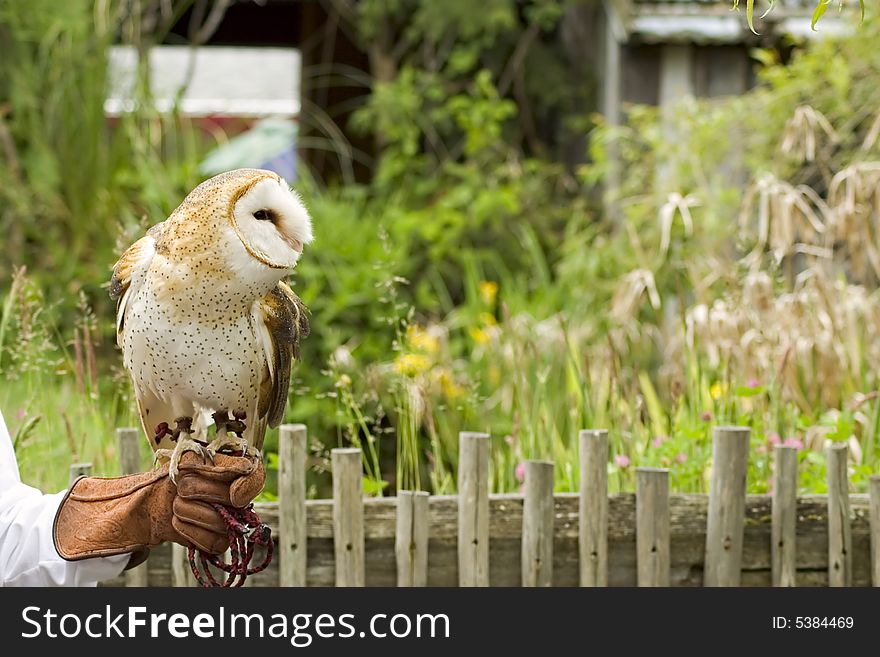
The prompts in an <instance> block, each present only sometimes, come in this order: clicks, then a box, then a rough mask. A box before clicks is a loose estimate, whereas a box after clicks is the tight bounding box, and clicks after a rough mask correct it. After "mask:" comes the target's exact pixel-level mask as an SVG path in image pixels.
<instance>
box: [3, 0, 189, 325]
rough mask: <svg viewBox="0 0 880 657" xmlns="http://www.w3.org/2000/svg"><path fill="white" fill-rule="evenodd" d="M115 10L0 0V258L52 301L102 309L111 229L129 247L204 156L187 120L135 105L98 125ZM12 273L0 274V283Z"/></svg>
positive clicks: (169, 204)
mask: <svg viewBox="0 0 880 657" xmlns="http://www.w3.org/2000/svg"><path fill="white" fill-rule="evenodd" d="M123 9H124V3H112V2H98V3H94V2H89V1H87V0H73V1H71V2H64V3H57V2H53V1H52V0H36V1H35V2H27V3H22V2H17V1H15V0H2V1H0V50H2V52H3V63H2V66H0V98H3V99H4V100H5V102H4V104H2V105H0V152H2V154H3V157H0V231H2V233H3V235H4V239H3V241H2V243H0V253H2V260H3V261H4V262H7V263H12V264H17V263H18V264H24V263H26V264H27V265H29V266H30V270H31V272H32V274H33V275H34V276H36V277H37V278H38V280H39V281H40V282H41V283H44V284H45V285H44V289H46V290H47V291H51V292H52V294H53V300H56V299H65V298H66V299H70V298H73V299H76V297H77V293H78V289H79V287H80V286H81V285H84V286H85V287H86V289H87V290H88V291H89V293H90V296H91V298H92V300H93V301H96V300H99V299H100V300H101V301H104V299H105V297H106V295H105V294H104V293H103V292H102V291H100V290H99V289H98V286H99V285H100V284H102V283H104V282H105V281H106V279H107V278H108V266H109V265H110V264H112V262H113V258H114V256H115V254H116V251H115V247H116V246H117V245H116V242H115V238H116V237H117V236H118V235H119V234H120V231H124V232H125V237H128V238H130V237H132V236H133V235H134V234H135V233H136V232H138V231H140V230H142V228H143V223H144V222H145V221H146V222H147V223H154V222H155V221H158V220H160V219H161V218H163V217H165V216H167V214H168V212H169V211H170V210H171V209H173V207H174V203H175V202H176V200H177V202H179V199H180V198H182V195H183V194H184V193H185V191H186V190H188V189H189V188H191V186H192V185H194V184H195V183H196V182H198V173H197V165H198V161H199V158H200V156H201V154H202V152H203V148H202V147H200V146H199V144H198V141H199V139H198V138H197V133H195V131H193V130H191V129H190V128H189V126H188V125H187V123H186V121H184V120H182V119H180V118H178V117H175V116H173V115H172V116H159V115H158V114H156V113H153V112H151V111H150V109H149V104H148V102H146V101H147V99H145V98H144V99H139V100H140V103H141V110H140V111H139V112H138V113H136V114H132V115H126V116H123V117H121V118H120V119H119V120H118V121H117V122H116V123H115V125H113V126H108V122H107V120H106V118H105V115H104V98H105V94H106V87H107V53H108V49H109V47H110V45H111V44H112V42H113V39H114V38H115V35H116V33H117V31H118V29H119V25H120V21H121V18H122V15H123ZM11 274H12V272H11V270H8V269H6V270H0V281H2V282H3V283H8V282H9V280H10V277H11ZM49 283H54V285H49ZM59 283H60V285H59ZM73 305H74V304H69V307H71V306H73ZM109 307H110V305H109V303H105V304H104V305H102V306H101V307H100V310H101V311H102V312H104V311H107V310H108V309H109Z"/></svg>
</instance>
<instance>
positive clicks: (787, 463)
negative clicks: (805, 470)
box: [771, 445, 798, 586]
mask: <svg viewBox="0 0 880 657" xmlns="http://www.w3.org/2000/svg"><path fill="white" fill-rule="evenodd" d="M773 454H774V463H775V470H774V472H773V522H772V528H771V534H772V537H771V550H772V554H773V586H795V585H796V577H795V572H796V571H797V563H796V558H795V554H796V551H795V545H796V540H797V539H796V537H797V516H796V515H795V512H796V510H797V466H798V462H797V447H786V446H784V445H777V446H776V447H775V448H774V450H773Z"/></svg>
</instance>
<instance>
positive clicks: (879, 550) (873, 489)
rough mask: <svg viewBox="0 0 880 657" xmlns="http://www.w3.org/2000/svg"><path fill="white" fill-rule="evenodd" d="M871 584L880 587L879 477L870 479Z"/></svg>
mask: <svg viewBox="0 0 880 657" xmlns="http://www.w3.org/2000/svg"><path fill="white" fill-rule="evenodd" d="M870 493H871V584H872V585H873V586H880V475H874V476H872V477H871V484H870Z"/></svg>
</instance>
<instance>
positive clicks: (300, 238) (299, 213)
mask: <svg viewBox="0 0 880 657" xmlns="http://www.w3.org/2000/svg"><path fill="white" fill-rule="evenodd" d="M232 220H233V224H234V226H235V228H236V232H237V233H238V234H239V237H241V239H242V241H243V242H244V243H245V247H246V248H247V249H248V251H249V252H250V253H251V255H253V256H254V257H256V258H257V259H258V260H260V261H261V262H263V264H265V265H267V266H269V267H273V268H278V269H290V268H291V267H293V266H294V265H295V264H296V262H297V260H299V257H300V255H301V254H302V250H303V245H305V244H308V243H309V242H311V241H312V222H311V219H310V218H309V213H308V211H307V210H306V208H305V206H304V205H303V204H302V201H300V199H299V197H298V196H297V194H296V193H295V192H294V191H292V190H291V189H290V188H289V187H288V186H287V183H286V182H284V180H280V181H279V180H277V179H275V178H264V179H262V180H260V181H259V182H257V183H256V184H254V185H253V186H251V187H250V189H248V190H247V191H246V192H245V193H244V194H242V196H241V198H239V199H238V201H237V202H236V203H235V206H234V207H233V210H232Z"/></svg>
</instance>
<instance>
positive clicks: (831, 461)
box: [825, 443, 852, 586]
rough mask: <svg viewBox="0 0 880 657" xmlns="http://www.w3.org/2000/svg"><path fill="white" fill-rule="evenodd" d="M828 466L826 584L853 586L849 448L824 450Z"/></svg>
mask: <svg viewBox="0 0 880 657" xmlns="http://www.w3.org/2000/svg"><path fill="white" fill-rule="evenodd" d="M825 455H826V457H827V463H828V585H829V586H851V585H852V530H851V528H850V522H849V479H848V478H847V473H846V464H847V459H848V458H849V447H848V445H847V444H846V443H834V444H833V445H831V446H830V447H828V448H827V449H826V450H825Z"/></svg>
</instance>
